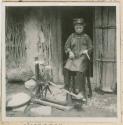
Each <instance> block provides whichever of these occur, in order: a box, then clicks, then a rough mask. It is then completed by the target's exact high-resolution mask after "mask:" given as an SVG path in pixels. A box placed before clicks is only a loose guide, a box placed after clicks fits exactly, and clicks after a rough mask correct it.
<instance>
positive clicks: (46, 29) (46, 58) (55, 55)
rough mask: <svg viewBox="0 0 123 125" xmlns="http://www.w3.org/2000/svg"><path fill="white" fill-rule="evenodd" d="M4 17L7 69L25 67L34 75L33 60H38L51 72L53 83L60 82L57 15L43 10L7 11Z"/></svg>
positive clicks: (59, 32) (58, 24)
mask: <svg viewBox="0 0 123 125" xmlns="http://www.w3.org/2000/svg"><path fill="white" fill-rule="evenodd" d="M24 10H25V11H24ZM6 13H7V16H6V17H7V21H6V38H7V39H6V46H7V47H6V51H7V56H6V60H7V61H6V62H7V67H13V68H15V67H19V66H23V65H27V66H29V67H31V69H32V70H33V71H34V60H35V57H36V56H38V57H39V61H42V62H44V63H45V64H46V65H48V66H49V65H50V67H51V68H52V71H53V73H52V74H53V76H52V77H53V80H54V81H55V82H58V81H59V82H63V76H62V62H63V61H62V54H61V27H60V26H61V25H60V23H61V22H60V21H61V20H60V16H59V15H60V14H59V12H58V11H56V10H55V9H54V10H52V11H51V10H50V9H44V8H36V9H35V8H28V9H25V8H24V9H23V8H20V9H19V8H16V9H10V8H9V9H8V10H7V12H6ZM17 15H18V16H17ZM17 25H19V27H17ZM19 28H20V29H19ZM8 29H9V30H8ZM9 36H12V38H11V37H9ZM10 43H11V44H10ZM13 46H14V47H13ZM12 65H13V66H12Z"/></svg>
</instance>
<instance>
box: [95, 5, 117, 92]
mask: <svg viewBox="0 0 123 125" xmlns="http://www.w3.org/2000/svg"><path fill="white" fill-rule="evenodd" d="M94 22H95V24H94V34H95V35H94V42H95V65H96V74H95V75H96V83H97V87H99V88H101V89H102V90H103V91H107V92H112V91H113V90H114V88H115V87H116V81H117V78H116V8H115V7H95V21H94Z"/></svg>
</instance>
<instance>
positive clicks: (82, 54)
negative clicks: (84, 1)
mask: <svg viewBox="0 0 123 125" xmlns="http://www.w3.org/2000/svg"><path fill="white" fill-rule="evenodd" d="M73 25H74V30H75V32H74V33H72V34H71V35H70V36H69V37H68V39H67V41H66V44H65V53H66V54H67V55H68V59H67V61H66V64H65V66H64V68H65V74H64V80H65V88H66V89H68V90H69V89H72V91H73V92H75V93H76V94H82V96H83V98H84V99H86V92H85V83H86V71H87V69H88V64H89V60H90V57H89V55H90V54H91V52H92V48H93V47H92V41H91V39H90V37H89V36H88V35H87V34H86V33H85V32H84V28H85V22H84V19H83V18H76V19H74V20H73ZM71 76H72V78H73V79H72V81H73V84H72V85H71Z"/></svg>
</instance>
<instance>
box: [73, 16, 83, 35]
mask: <svg viewBox="0 0 123 125" xmlns="http://www.w3.org/2000/svg"><path fill="white" fill-rule="evenodd" d="M73 24H74V30H75V32H76V33H78V34H81V33H82V32H83V31H84V27H85V22H84V19H83V18H75V19H73Z"/></svg>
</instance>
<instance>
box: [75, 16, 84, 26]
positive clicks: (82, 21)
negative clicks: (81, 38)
mask: <svg viewBox="0 0 123 125" xmlns="http://www.w3.org/2000/svg"><path fill="white" fill-rule="evenodd" d="M73 24H74V25H75V24H82V25H84V26H85V21H84V19H83V18H74V19H73Z"/></svg>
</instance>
